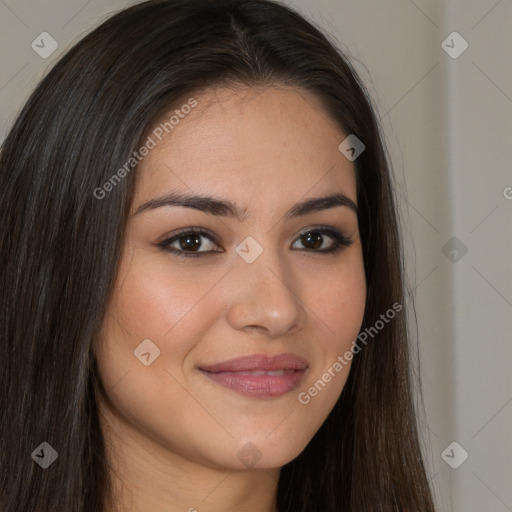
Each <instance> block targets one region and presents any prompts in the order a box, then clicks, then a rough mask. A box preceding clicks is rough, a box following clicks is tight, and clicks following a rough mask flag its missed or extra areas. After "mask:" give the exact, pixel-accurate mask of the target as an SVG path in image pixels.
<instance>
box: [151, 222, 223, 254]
mask: <svg viewBox="0 0 512 512" xmlns="http://www.w3.org/2000/svg"><path fill="white" fill-rule="evenodd" d="M158 245H159V246H160V247H162V248H164V249H165V250H166V251H169V252H172V253H173V254H176V255H177V256H183V257H187V256H192V257H193V256H207V255H210V254H211V253H214V252H224V251H219V250H215V247H218V246H217V244H216V243H215V240H214V238H213V236H212V235H210V234H208V233H206V232H205V231H196V230H194V229H192V228H188V229H184V230H182V231H181V232H180V233H177V234H175V235H174V236H171V237H170V238H167V239H166V240H164V241H163V242H161V243H160V244H158Z"/></svg>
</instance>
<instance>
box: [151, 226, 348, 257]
mask: <svg viewBox="0 0 512 512" xmlns="http://www.w3.org/2000/svg"><path fill="white" fill-rule="evenodd" d="M310 232H320V234H321V235H323V236H328V237H329V238H331V239H332V240H333V245H332V247H329V248H327V249H320V250H315V249H301V251H304V252H310V253H313V254H315V253H318V254H329V253H336V252H338V251H340V250H341V249H342V248H343V247H349V246H350V245H352V244H353V242H354V240H353V238H352V237H350V236H348V235H346V234H345V232H344V231H343V230H340V229H338V228H336V227H334V226H327V225H314V226H308V227H306V228H303V229H302V230H300V232H299V233H298V235H297V236H296V237H295V238H294V240H293V242H292V247H293V244H295V243H296V242H297V241H298V240H299V239H300V238H301V237H302V236H303V235H305V234H307V233H310ZM186 234H196V235H200V236H204V237H205V238H207V239H208V240H209V241H211V242H212V243H214V244H216V245H217V246H219V245H220V244H219V238H218V237H217V235H215V234H214V233H213V232H211V231H210V230H209V229H207V228H202V227H196V226H189V227H186V228H181V229H178V230H176V231H174V232H172V233H171V234H168V235H166V236H165V238H164V240H162V241H161V242H159V243H158V244H157V245H158V246H160V247H162V248H163V249H165V250H167V251H169V252H171V253H173V254H175V255H177V256H178V257H184V258H188V257H192V258H193V257H199V256H207V255H211V254H212V253H220V252H225V250H223V249H222V250H209V251H196V252H194V251H190V252H189V251H183V250H180V249H176V248H175V247H171V244H172V243H173V242H174V241H176V239H178V238H179V237H180V236H183V235H186Z"/></svg>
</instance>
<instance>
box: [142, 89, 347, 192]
mask: <svg viewBox="0 0 512 512" xmlns="http://www.w3.org/2000/svg"><path fill="white" fill-rule="evenodd" d="M187 100H190V98H185V100H184V101H183V104H186V103H187ZM193 100H194V101H195V102H197V103H196V105H195V107H194V108H193V109H188V108H187V109H183V110H180V107H179V106H178V107H176V108H175V109H173V110H171V111H170V112H168V113H166V115H165V116H163V117H162V119H161V120H160V121H159V123H158V124H157V125H155V127H154V128H153V130H152V132H151V133H150V136H151V137H152V139H153V140H154V142H155V147H154V148H153V149H152V150H151V151H150V152H149V154H148V155H147V156H146V157H145V158H144V159H143V161H142V162H141V164H140V165H139V172H138V174H139V179H138V186H137V188H138V193H137V196H138V197H139V198H140V201H143V200H145V199H147V198H148V197H150V196H151V195H156V194H161V193H162V192H167V191H170V190H175V189H179V190H182V191H187V192H195V193H209V194H211V193H212V192H215V193H218V194H220V195H223V196H226V194H229V195H231V196H232V198H233V199H237V198H239V199H240V200H241V201H244V200H245V202H247V201H246V200H248V199H249V198H251V197H253V198H254V197H263V196H265V197H266V198H269V199H270V200H273V201H274V202H276V201H278V202H283V201H286V199H287V197H289V196H290V194H291V195H294V194H298V195H299V196H300V195H304V194H305V193H307V191H308V189H311V190H312V189H314V191H315V192H319V193H326V192H332V191H333V188H335V189H336V191H339V192H342V193H344V194H345V195H347V196H349V197H351V198H352V200H353V201H354V202H356V198H355V190H356V180H355V169H354V166H353V164H352V162H350V161H349V160H348V159H347V158H345V156H343V155H342V154H341V153H340V151H339V150H338V146H339V144H340V143H341V142H342V140H343V139H344V138H345V137H346V135H345V134H344V133H343V132H342V130H341V129H340V127H339V126H338V125H337V124H336V123H335V122H334V121H333V120H332V119H331V117H330V116H329V115H328V114H327V113H326V112H325V110H324V108H323V107H322V105H321V103H320V101H319V100H318V99H317V98H316V97H314V96H312V95H311V94H310V93H308V92H306V91H303V90H301V89H296V88H291V87H284V86H283V87H266V88H252V87H243V88H242V87H240V88H237V89H228V88H216V89H210V90H206V91H204V92H202V93H201V94H197V95H194V96H193ZM188 103H191V102H190V101H188ZM176 110H179V112H176ZM185 112H187V113H185ZM171 116H174V117H173V123H172V127H171V125H170V123H169V122H168V121H169V120H170V118H171ZM166 122H167V124H165V123H166ZM159 127H160V130H159V131H158V128H159ZM162 127H164V129H163V130H162ZM165 128H166V129H165ZM155 130H157V131H156V132H155ZM167 132H168V133H167ZM154 133H157V134H161V135H160V136H159V137H160V138H159V137H157V136H155V135H154ZM160 139H161V140H160Z"/></svg>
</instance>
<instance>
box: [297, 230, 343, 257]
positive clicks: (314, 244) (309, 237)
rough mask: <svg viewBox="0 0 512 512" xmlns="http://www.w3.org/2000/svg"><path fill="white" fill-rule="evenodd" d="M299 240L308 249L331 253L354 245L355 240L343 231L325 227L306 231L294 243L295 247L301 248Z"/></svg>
mask: <svg viewBox="0 0 512 512" xmlns="http://www.w3.org/2000/svg"><path fill="white" fill-rule="evenodd" d="M329 240H330V242H329ZM297 242H300V243H301V244H302V246H303V249H304V250H306V251H311V252H317V253H320V254H326V253H327V254H329V253H335V252H338V251H339V250H341V248H342V247H343V246H345V247H348V246H350V245H352V242H353V241H352V240H351V239H350V238H348V237H347V236H345V234H343V233H342V232H341V231H338V230H337V229H335V228H331V227H325V228H315V229H310V230H309V231H304V232H303V233H302V234H301V235H300V236H299V238H298V239H297V241H296V242H295V243H294V244H293V248H294V249H301V247H297V246H296V244H297Z"/></svg>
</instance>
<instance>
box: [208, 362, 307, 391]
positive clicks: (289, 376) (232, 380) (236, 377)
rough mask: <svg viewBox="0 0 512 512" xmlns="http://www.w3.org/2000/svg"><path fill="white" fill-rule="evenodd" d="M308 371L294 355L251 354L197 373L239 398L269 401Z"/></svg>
mask: <svg viewBox="0 0 512 512" xmlns="http://www.w3.org/2000/svg"><path fill="white" fill-rule="evenodd" d="M308 368H309V365H308V362H307V361H306V360H305V359H303V358H302V357H299V356H296V355H295V354H279V355H276V356H267V355H263V354H254V355H250V356H242V357H237V358H235V359H230V360H229V361H224V362H221V363H216V364H212V365H208V366H201V367H199V370H200V371H201V372H202V373H203V374H204V375H205V376H206V377H208V378H209V379H211V380H213V381H214V382H216V383H218V384H220V385H221V386H223V387H225V388H228V389H231V390H232V391H235V392H238V393H240V394H242V395H246V396H252V397H257V398H271V397H277V396H282V395H284V394H286V393H289V392H290V391H292V390H294V389H296V388H297V387H298V386H299V384H300V381H301V380H302V378H303V377H304V374H305V373H306V371H307V369H308Z"/></svg>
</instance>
